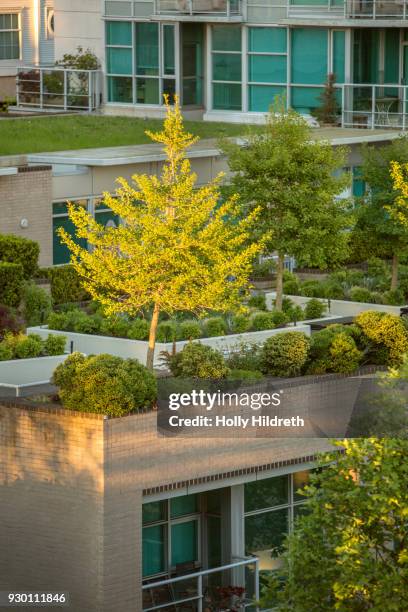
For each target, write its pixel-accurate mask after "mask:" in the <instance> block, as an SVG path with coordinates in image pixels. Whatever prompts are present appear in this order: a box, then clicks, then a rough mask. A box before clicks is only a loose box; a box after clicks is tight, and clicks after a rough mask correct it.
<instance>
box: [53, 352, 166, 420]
mask: <svg viewBox="0 0 408 612" xmlns="http://www.w3.org/2000/svg"><path fill="white" fill-rule="evenodd" d="M53 381H54V383H55V384H56V385H57V386H58V387H59V389H60V391H59V395H60V398H61V401H62V403H63V405H64V408H67V409H69V410H79V411H83V412H96V413H98V414H106V415H108V416H112V417H120V416H124V415H126V414H128V413H129V412H137V411H139V410H143V409H145V408H151V407H152V405H153V403H154V401H155V399H156V397H157V383H156V379H155V377H154V375H153V374H152V373H151V372H149V370H147V368H145V366H143V365H141V364H140V363H139V362H138V361H136V360H135V359H122V358H121V357H114V356H113V355H106V354H102V355H90V356H89V357H85V356H83V355H80V354H79V353H73V354H72V355H69V356H68V357H67V359H66V360H65V361H64V362H63V363H62V364H60V365H59V366H58V367H57V368H56V370H55V372H54V376H53Z"/></svg>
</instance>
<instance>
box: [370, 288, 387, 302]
mask: <svg viewBox="0 0 408 612" xmlns="http://www.w3.org/2000/svg"><path fill="white" fill-rule="evenodd" d="M371 303H372V304H385V303H386V302H385V300H384V294H383V293H381V292H380V291H371Z"/></svg>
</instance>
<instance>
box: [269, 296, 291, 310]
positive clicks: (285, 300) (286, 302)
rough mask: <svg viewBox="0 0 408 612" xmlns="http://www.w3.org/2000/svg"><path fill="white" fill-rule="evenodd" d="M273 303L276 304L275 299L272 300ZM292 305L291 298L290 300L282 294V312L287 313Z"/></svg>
mask: <svg viewBox="0 0 408 612" xmlns="http://www.w3.org/2000/svg"><path fill="white" fill-rule="evenodd" d="M273 304H274V306H276V300H274V302H273ZM294 305H295V302H294V301H293V300H291V299H290V298H288V297H286V296H285V295H284V296H283V298H282V310H283V312H287V313H289V312H290V310H291V309H292V308H293V306H294Z"/></svg>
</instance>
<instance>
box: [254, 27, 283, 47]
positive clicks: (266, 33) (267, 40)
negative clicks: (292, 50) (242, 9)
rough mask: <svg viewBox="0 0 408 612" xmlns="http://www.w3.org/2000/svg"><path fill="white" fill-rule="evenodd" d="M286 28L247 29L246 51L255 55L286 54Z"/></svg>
mask: <svg viewBox="0 0 408 612" xmlns="http://www.w3.org/2000/svg"><path fill="white" fill-rule="evenodd" d="M286 40H287V35H286V28H248V50H249V51H254V52H255V53H286V50H287V44H286Z"/></svg>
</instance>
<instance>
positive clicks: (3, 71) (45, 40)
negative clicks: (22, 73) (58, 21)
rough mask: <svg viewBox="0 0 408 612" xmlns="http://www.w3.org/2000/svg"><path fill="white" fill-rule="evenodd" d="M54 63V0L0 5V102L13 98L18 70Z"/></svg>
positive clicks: (12, 0) (8, 1)
mask: <svg viewBox="0 0 408 612" xmlns="http://www.w3.org/2000/svg"><path fill="white" fill-rule="evenodd" d="M53 63H54V2H53V0H28V1H26V2H22V1H21V0H7V2H2V3H0V101H1V100H3V99H4V98H5V97H6V96H9V97H13V96H15V92H16V86H15V80H16V72H17V69H18V68H19V67H21V66H23V65H24V64H41V65H50V64H51V65H52V64H53Z"/></svg>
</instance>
